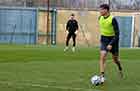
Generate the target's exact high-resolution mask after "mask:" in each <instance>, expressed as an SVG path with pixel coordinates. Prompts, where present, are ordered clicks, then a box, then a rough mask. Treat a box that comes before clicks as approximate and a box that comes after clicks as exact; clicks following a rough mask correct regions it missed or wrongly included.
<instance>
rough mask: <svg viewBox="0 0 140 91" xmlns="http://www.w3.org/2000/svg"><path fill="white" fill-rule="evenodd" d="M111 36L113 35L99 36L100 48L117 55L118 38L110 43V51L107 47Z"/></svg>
mask: <svg viewBox="0 0 140 91" xmlns="http://www.w3.org/2000/svg"><path fill="white" fill-rule="evenodd" d="M113 38H114V37H113V36H111V37H106V36H101V39H100V42H101V46H100V50H104V51H107V52H111V53H112V54H113V55H117V56H118V55H119V40H118V41H115V42H114V43H113V44H112V49H111V50H110V51H109V50H108V49H107V46H108V45H109V43H110V42H111V40H112V39H113Z"/></svg>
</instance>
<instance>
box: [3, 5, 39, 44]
mask: <svg viewBox="0 0 140 91" xmlns="http://www.w3.org/2000/svg"><path fill="white" fill-rule="evenodd" d="M36 22H37V10H36V9H17V8H15V9H14V8H11V9H10V8H0V43H14V44H35V43H36Z"/></svg>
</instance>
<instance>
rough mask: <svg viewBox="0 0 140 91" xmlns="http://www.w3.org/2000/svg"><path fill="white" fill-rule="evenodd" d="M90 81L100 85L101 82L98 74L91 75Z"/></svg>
mask: <svg viewBox="0 0 140 91" xmlns="http://www.w3.org/2000/svg"><path fill="white" fill-rule="evenodd" d="M91 83H92V84H93V85H95V86H98V85H100V84H101V79H100V76H97V75H95V76H93V77H91Z"/></svg>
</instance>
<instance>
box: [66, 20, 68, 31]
mask: <svg viewBox="0 0 140 91" xmlns="http://www.w3.org/2000/svg"><path fill="white" fill-rule="evenodd" d="M68 30H69V21H68V22H67V25H66V33H68V32H69V31H68Z"/></svg>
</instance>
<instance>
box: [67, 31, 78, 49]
mask: <svg viewBox="0 0 140 91" xmlns="http://www.w3.org/2000/svg"><path fill="white" fill-rule="evenodd" d="M71 37H72V39H73V47H75V45H76V34H74V33H73V34H71V33H69V34H68V35H67V40H66V46H68V45H69V40H70V38H71Z"/></svg>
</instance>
